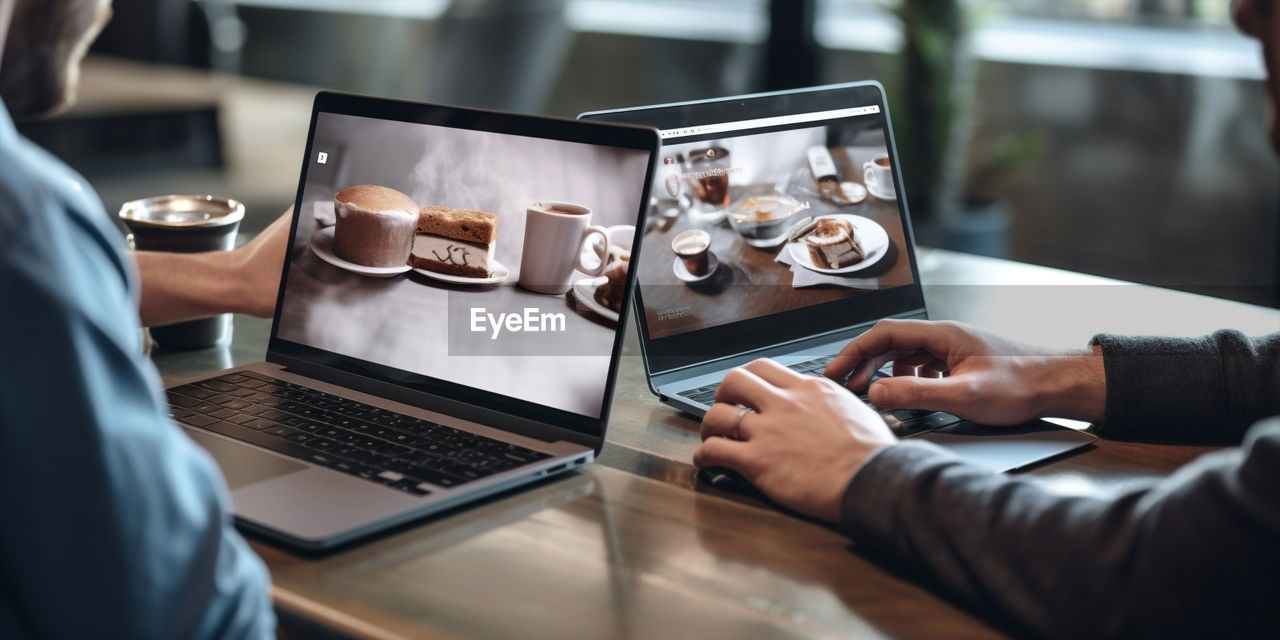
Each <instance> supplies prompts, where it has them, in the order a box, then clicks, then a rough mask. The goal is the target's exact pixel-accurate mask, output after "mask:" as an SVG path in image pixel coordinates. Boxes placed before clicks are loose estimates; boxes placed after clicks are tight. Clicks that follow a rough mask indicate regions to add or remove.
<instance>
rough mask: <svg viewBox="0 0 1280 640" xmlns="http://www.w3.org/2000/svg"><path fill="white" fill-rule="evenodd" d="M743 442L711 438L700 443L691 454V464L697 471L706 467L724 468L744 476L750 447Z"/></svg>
mask: <svg viewBox="0 0 1280 640" xmlns="http://www.w3.org/2000/svg"><path fill="white" fill-rule="evenodd" d="M750 446H751V445H748V444H747V443H745V442H738V441H736V440H730V439H728V438H711V439H709V440H707V441H705V442H703V443H702V446H700V447H698V450H697V451H694V452H693V464H694V466H696V467H698V468H699V469H706V468H707V467H724V468H726V469H733V470H734V471H737V472H739V473H742V474H743V475H744V476H745V475H746V474H745V471H746V467H747V466H748V459H749V456H750V449H748V447H750Z"/></svg>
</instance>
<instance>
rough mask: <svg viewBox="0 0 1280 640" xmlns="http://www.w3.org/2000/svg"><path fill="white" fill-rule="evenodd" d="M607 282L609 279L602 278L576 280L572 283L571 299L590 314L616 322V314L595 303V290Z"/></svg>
mask: <svg viewBox="0 0 1280 640" xmlns="http://www.w3.org/2000/svg"><path fill="white" fill-rule="evenodd" d="M608 281H609V279H608V278H606V277H604V276H596V277H594V278H583V279H581V280H578V281H577V282H574V283H573V297H574V298H576V299H577V300H578V304H580V305H582V306H584V307H586V308H588V309H590V310H591V311H592V313H595V314H596V315H598V316H600V317H601V318H604V319H605V320H609V321H612V322H617V321H618V312H617V311H614V310H613V309H610V308H609V307H606V306H604V305H602V304H600V303H599V302H598V301H596V289H597V288H599V287H600V285H602V284H604V283H606V282H608Z"/></svg>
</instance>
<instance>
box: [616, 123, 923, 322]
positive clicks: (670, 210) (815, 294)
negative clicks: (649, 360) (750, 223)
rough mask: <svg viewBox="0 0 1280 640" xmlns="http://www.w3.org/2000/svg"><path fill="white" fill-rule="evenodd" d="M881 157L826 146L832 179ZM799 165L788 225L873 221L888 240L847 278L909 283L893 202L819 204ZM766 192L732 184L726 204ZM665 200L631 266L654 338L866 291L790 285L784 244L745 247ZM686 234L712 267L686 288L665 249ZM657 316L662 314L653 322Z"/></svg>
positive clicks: (723, 224)
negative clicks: (696, 238) (782, 257)
mask: <svg viewBox="0 0 1280 640" xmlns="http://www.w3.org/2000/svg"><path fill="white" fill-rule="evenodd" d="M881 152H882V147H876V148H859V147H855V148H848V149H845V148H836V149H831V155H832V158H833V159H834V160H835V161H836V165H837V167H839V170H840V175H841V176H844V177H847V179H848V180H849V181H852V182H855V183H858V184H861V183H862V182H863V179H862V162H865V161H866V160H869V159H871V158H872V157H874V156H876V155H878V154H879V153H881ZM804 162H805V160H804V158H798V159H797V165H796V167H797V170H796V171H795V172H794V176H793V178H792V180H791V183H792V185H793V186H792V188H791V189H789V190H788V191H789V192H792V193H788V195H792V196H793V197H795V198H796V199H797V200H799V201H801V202H807V203H808V204H809V207H810V208H809V209H807V210H804V211H801V212H799V213H797V214H795V215H794V216H793V218H792V222H794V221H795V220H798V219H800V218H803V217H805V216H822V215H826V214H831V213H846V214H851V215H856V216H862V217H865V218H868V219H870V220H872V221H874V222H875V223H876V224H879V225H880V226H881V227H883V228H884V230H885V233H886V234H887V235H888V236H889V249H888V251H887V252H886V254H885V255H884V257H883V258H881V259H880V260H878V261H877V262H876V263H875V264H874V265H872V266H870V267H868V268H867V269H865V270H859V271H857V272H854V273H850V274H849V276H850V277H854V278H859V279H861V278H876V279H877V280H878V288H879V289H888V288H892V287H897V286H902V285H906V284H910V283H911V265H910V264H909V262H908V260H907V253H906V246H907V244H906V239H905V234H904V232H903V228H902V218H901V216H900V215H899V213H898V205H897V202H896V201H894V200H892V199H880V198H876V197H875V196H872V195H870V194H868V195H867V197H866V199H865V200H864V201H862V202H860V203H858V204H853V205H848V206H843V207H842V206H837V205H834V204H832V203H830V202H828V201H824V200H822V199H821V198H819V197H818V195H817V192H816V187H815V186H814V185H813V180H812V177H811V176H810V174H809V171H808V169H807V168H806V167H805V166H804ZM795 176H798V177H795ZM731 180H732V178H731ZM806 181H807V183H806ZM771 191H773V185H769V184H759V185H733V184H732V182H731V187H730V196H731V204H730V206H732V205H733V204H736V203H737V202H739V201H741V200H743V199H745V198H747V197H750V196H751V195H755V194H760V193H769V192H771ZM671 202H673V201H663V202H662V203H660V204H659V205H658V206H659V208H660V210H659V211H658V212H657V215H655V216H653V217H652V219H654V220H656V222H655V223H653V224H651V226H650V228H649V230H648V231H647V232H646V233H645V236H644V245H643V248H642V249H641V251H642V252H643V253H644V255H645V257H646V259H644V260H639V261H637V264H638V265H639V266H638V269H639V273H638V274H637V275H638V278H639V280H638V282H640V283H641V284H642V286H643V288H644V294H643V295H644V300H645V307H646V309H647V311H648V313H649V317H648V323H649V326H650V328H651V330H652V331H653V332H654V337H655V338H658V337H663V336H665V335H671V334H675V333H683V332H685V331H692V330H696V329H703V328H706V327H711V326H716V325H719V324H723V323H725V322H729V321H733V320H737V319H742V318H754V317H759V316H765V315H770V314H774V313H778V312H780V311H788V310H791V309H796V308H800V307H805V306H810V305H814V304H820V303H823V302H830V301H832V300H840V299H843V298H847V297H849V296H850V295H851V294H852V295H860V294H863V293H867V291H865V290H861V289H851V288H846V287H842V286H835V285H821V286H816V287H805V288H796V287H794V286H793V278H792V272H791V269H790V268H789V267H788V266H787V265H785V264H782V263H780V262H777V260H776V257H777V255H778V253H779V252H780V251H786V250H787V248H786V246H785V244H783V245H779V246H775V247H771V248H765V249H761V248H757V247H753V246H751V245H749V244H747V243H746V241H745V240H743V238H742V236H741V235H740V234H739V233H738V232H737V231H735V230H734V229H732V228H731V227H730V224H729V222H728V220H723V221H720V222H718V223H716V224H705V223H700V222H698V221H697V219H696V216H697V215H698V213H697V207H699V206H700V205H697V204H695V207H694V210H682V209H680V208H678V207H674V206H672V205H671ZM689 229H702V230H704V231H706V232H707V233H708V234H710V235H711V251H712V253H714V254H715V256H716V259H717V260H718V262H719V265H720V266H719V268H718V269H717V270H716V271H715V272H714V273H713V274H711V276H710V277H708V278H707V279H706V280H703V281H699V282H693V283H686V282H683V281H681V280H680V279H679V278H678V277H677V276H676V274H675V271H674V269H673V266H674V264H673V263H674V261H675V254H674V253H673V252H672V250H671V241H672V239H674V238H675V237H676V236H677V235H679V234H680V233H682V232H684V231H687V230H689ZM797 268H803V267H797ZM667 312H670V314H669V315H668V313H667ZM686 312H687V313H686ZM659 314H663V317H662V318H660V317H659Z"/></svg>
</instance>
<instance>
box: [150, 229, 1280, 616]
mask: <svg viewBox="0 0 1280 640" xmlns="http://www.w3.org/2000/svg"><path fill="white" fill-rule="evenodd" d="M920 268H921V276H922V281H923V283H924V285H925V297H926V301H927V303H928V304H929V307H930V312H931V314H932V315H933V317H935V318H951V319H960V320H966V321H969V322H973V323H975V324H978V325H980V326H983V327H985V328H989V329H992V330H995V331H998V332H1001V333H1004V334H1006V335H1010V336H1012V337H1015V338H1018V339H1023V340H1034V341H1037V342H1041V343H1046V344H1051V345H1055V346H1081V345H1084V344H1085V343H1086V342H1087V341H1088V339H1089V337H1090V336H1091V335H1093V333H1095V332H1099V331H1113V332H1120V333H1152V334H1164V335H1177V336H1192V335H1201V334H1204V333H1207V332H1210V331H1213V330H1215V329H1219V328H1223V327H1231V328H1237V329H1240V330H1242V331H1244V332H1246V333H1248V334H1251V335H1256V334H1261V333H1265V332H1270V331H1277V330H1280V312H1277V311H1276V310H1274V309H1265V308H1260V307H1253V306H1249V305H1244V304H1239V303H1234V302H1227V301H1223V300H1216V299H1212V298H1205V297H1202V296H1197V295H1193V294H1186V293H1180V292H1175V291H1169V290H1165V289H1158V288H1155V287H1146V286H1139V285H1130V284H1126V283H1121V282H1117V281H1114V280H1106V279H1103V278H1096V277H1092V276H1084V275H1080V274H1074V273H1069V272H1065V271H1059V270H1055V269H1047V268H1042V267H1033V266H1029V265H1022V264H1017V263H1012V262H1007V261H1000V260H991V259H987V258H977V257H973V256H966V255H962V254H955V253H949V252H943V251H928V250H922V251H921V253H920ZM632 324H634V323H632ZM269 328H270V323H269V322H267V321H263V320H257V319H253V318H246V317H240V316H237V317H236V320H235V336H234V340H233V342H232V343H231V344H230V345H226V346H222V347H218V348H213V349H206V350H203V351H199V352H187V353H175V354H159V355H157V356H156V358H155V360H156V363H157V365H158V366H159V368H160V370H161V372H162V373H163V374H164V375H165V376H166V377H175V376H181V375H186V374H190V373H193V372H197V371H201V370H207V369H213V368H218V367H226V366H231V365H233V364H240V363H244V362H249V361H253V360H259V359H261V358H262V357H263V354H264V350H265V348H266V338H267V334H268V332H269ZM629 331H633V328H631V329H629ZM638 353H639V351H638V343H637V342H636V340H635V336H634V333H629V335H628V337H627V340H626V347H625V355H624V357H623V362H622V365H621V372H620V375H619V380H618V389H617V394H616V395H615V400H614V406H613V413H612V417H611V420H610V424H609V434H608V444H607V445H606V446H605V449H604V453H603V455H602V457H601V458H600V459H599V461H598V463H597V464H594V465H590V466H589V467H587V468H586V469H584V470H582V471H580V472H577V473H573V474H570V475H568V476H567V477H562V478H560V479H555V480H551V481H548V482H545V483H542V484H539V485H536V486H533V487H531V488H528V489H526V490H523V491H517V492H513V493H510V494H506V495H502V496H498V497H495V498H492V499H489V500H486V501H484V502H482V503H480V504H477V505H473V506H470V507H467V508H463V509H458V510H455V511H453V512H450V513H447V514H444V515H441V516H437V517H432V518H429V519H426V520H424V521H422V522H420V523H416V524H415V525H412V526H408V527H404V528H402V529H400V530H398V531H395V532H392V533H390V534H387V535H383V536H381V537H378V538H376V539H373V540H370V541H368V542H365V543H363V544H360V545H357V546H354V547H351V548H349V549H347V550H344V551H341V552H338V553H334V554H331V555H327V556H321V557H307V556H301V555H296V554H294V553H291V552H289V551H286V550H283V549H281V548H278V547H276V546H274V545H271V544H268V543H265V542H261V541H253V543H252V544H253V547H254V549H255V550H256V551H257V552H258V553H259V554H261V555H262V557H263V558H264V559H265V561H266V563H267V565H268V566H269V567H270V569H271V573H272V578H273V582H274V585H273V595H274V597H275V600H276V604H277V607H278V608H279V610H280V611H281V612H282V615H284V616H285V617H286V618H287V619H294V620H297V619H298V618H303V619H306V620H308V621H311V622H314V623H316V624H319V625H323V626H326V627H329V628H332V629H336V630H338V631H340V632H342V633H345V634H349V635H352V636H355V637H362V638H410V637H413V638H417V637H468V638H470V637H480V638H508V637H520V638H538V637H546V638H602V637H706V638H746V637H750V638H763V637H779V638H793V637H815V636H822V637H830V636H839V637H909V638H936V637H947V638H993V637H1002V636H1003V635H1004V634H1003V633H1002V632H1001V631H1000V630H999V629H997V628H994V627H992V626H990V625H989V624H988V623H987V622H985V621H984V620H981V619H979V618H976V617H975V616H973V615H972V614H970V613H968V612H967V611H966V610H964V609H963V608H961V607H960V606H958V605H956V604H955V603H952V602H949V601H948V600H946V599H945V598H943V597H940V596H939V595H938V594H934V593H931V592H930V591H928V590H926V589H924V588H922V587H920V586H917V585H916V584H915V583H914V582H912V576H909V575H905V576H904V575H895V574H891V573H888V572H886V571H884V570H883V569H881V568H880V567H878V566H876V565H874V564H872V563H870V562H868V561H867V560H865V559H864V558H863V557H862V556H860V555H859V554H858V553H857V551H856V546H855V545H854V544H853V543H852V542H851V541H850V540H848V539H847V538H845V537H843V536H841V535H840V534H838V533H836V532H835V531H833V530H832V529H830V528H829V527H826V526H823V525H820V524H816V523H813V522H809V521H806V520H803V519H799V518H796V517H794V516H791V515H788V514H785V513H782V512H779V511H778V510H776V509H773V508H771V507H769V506H768V505H766V504H763V503H760V502H758V501H755V500H753V499H751V498H748V497H744V496H739V495H736V494H728V493H724V492H720V491H717V490H715V489H710V488H707V487H706V486H704V485H701V484H699V483H698V482H697V481H696V479H695V469H694V467H693V466H692V465H691V464H690V457H691V455H692V453H693V450H694V449H695V448H696V446H697V445H698V442H699V437H698V424H697V422H696V421H694V420H691V419H689V418H688V417H687V416H684V415H681V414H679V413H678V412H676V411H675V410H673V409H671V408H669V407H666V406H664V405H660V404H658V403H657V401H656V400H655V398H654V397H653V396H652V395H651V394H650V393H649V391H648V388H647V386H646V384H645V380H644V372H643V367H642V363H641V361H640V358H639V355H638ZM1210 450H1211V448H1208V447H1196V446H1171V445H1149V444H1135V443H1124V442H1110V441H1099V442H1098V443H1097V445H1096V446H1094V447H1093V448H1091V449H1088V450H1086V451H1083V452H1081V453H1078V454H1076V455H1072V456H1068V457H1066V458H1063V459H1061V460H1056V461H1053V462H1050V463H1047V464H1043V465H1040V466H1038V467H1036V468H1034V469H1033V470H1031V471H1028V472H1026V473H1025V474H1023V475H1025V476H1027V477H1030V478H1033V479H1035V480H1036V481H1038V482H1042V483H1044V484H1046V485H1047V486H1049V487H1051V488H1052V489H1054V490H1057V491H1062V492H1070V493H1082V492H1107V491H1113V490H1117V489H1123V488H1125V487H1130V486H1132V485H1133V484H1134V483H1139V482H1145V481H1148V480H1150V479H1152V478H1158V477H1161V476H1164V475H1166V474H1168V473H1170V472H1171V471H1172V470H1174V469H1176V468H1177V467H1178V466H1180V465H1182V464H1184V463H1186V462H1187V461H1189V460H1191V459H1193V458H1195V457H1196V456H1198V455H1200V454H1202V453H1205V452H1207V451H1210Z"/></svg>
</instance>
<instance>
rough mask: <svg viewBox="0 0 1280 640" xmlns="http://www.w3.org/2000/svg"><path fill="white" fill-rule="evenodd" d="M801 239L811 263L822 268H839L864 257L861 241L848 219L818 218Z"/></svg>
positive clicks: (857, 261) (860, 260)
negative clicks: (806, 248) (807, 250)
mask: <svg viewBox="0 0 1280 640" xmlns="http://www.w3.org/2000/svg"><path fill="white" fill-rule="evenodd" d="M801 241H803V242H804V244H805V246H806V247H808V248H809V257H810V258H811V259H812V260H813V264H815V265H817V266H818V267H821V268H823V269H840V268H843V267H847V266H849V265H851V264H857V263H859V262H862V260H863V259H864V258H866V254H865V253H864V252H863V250H862V243H860V242H859V241H858V235H857V233H856V232H855V231H854V228H853V224H852V223H850V222H849V221H848V220H841V219H839V218H819V219H818V220H817V221H816V224H814V225H813V229H812V230H811V231H809V232H808V233H806V234H805V235H804V237H802V238H801Z"/></svg>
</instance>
